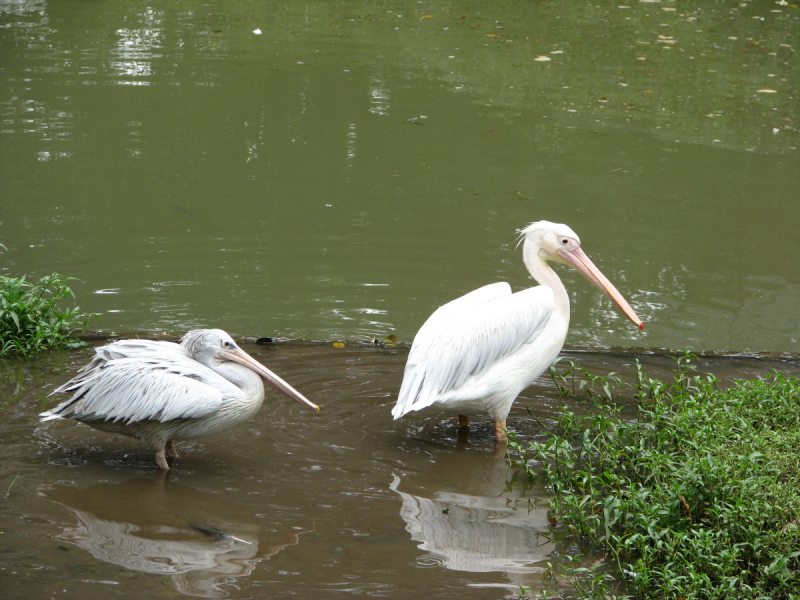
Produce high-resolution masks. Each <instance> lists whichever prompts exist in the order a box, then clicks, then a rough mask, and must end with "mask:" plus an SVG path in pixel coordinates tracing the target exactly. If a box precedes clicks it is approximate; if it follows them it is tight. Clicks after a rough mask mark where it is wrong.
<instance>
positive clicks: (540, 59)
mask: <svg viewBox="0 0 800 600" xmlns="http://www.w3.org/2000/svg"><path fill="white" fill-rule="evenodd" d="M533 60H536V61H539V62H545V61H548V60H553V59H552V58H550V57H549V56H537V57H536V58H534V59H533Z"/></svg>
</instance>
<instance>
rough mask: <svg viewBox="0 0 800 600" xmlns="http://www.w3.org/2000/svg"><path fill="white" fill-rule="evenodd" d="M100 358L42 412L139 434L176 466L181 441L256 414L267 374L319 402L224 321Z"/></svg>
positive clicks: (160, 459) (291, 392)
mask: <svg viewBox="0 0 800 600" xmlns="http://www.w3.org/2000/svg"><path fill="white" fill-rule="evenodd" d="M95 353H96V354H95V356H94V358H93V359H92V361H91V362H90V363H89V364H88V365H86V366H85V367H83V368H82V369H81V370H80V371H79V372H78V375H77V376H75V377H74V378H73V379H71V380H70V381H68V382H67V383H65V384H64V385H62V386H60V387H58V388H57V389H56V390H55V391H53V392H52V393H51V394H50V395H51V396H52V395H53V394H56V393H64V394H67V393H71V392H74V393H73V395H72V397H71V398H70V399H69V400H66V401H65V402H62V403H61V404H59V405H58V406H56V407H55V408H54V409H52V410H48V411H47V412H43V413H41V414H40V415H39V416H40V417H41V418H42V421H51V420H54V419H74V420H75V421H80V422H81V423H86V424H87V425H91V426H92V427H94V428H95V429H99V430H101V431H108V432H111V433H121V434H123V435H128V436H131V437H135V438H139V439H140V440H142V441H143V442H144V443H145V444H147V445H148V446H150V448H152V449H153V450H154V451H155V453H156V463H157V464H158V466H159V468H160V469H163V470H165V471H167V470H169V465H168V464H167V458H166V457H167V454H169V456H170V457H176V456H178V453H177V451H176V450H175V444H174V442H175V441H176V440H191V439H196V438H200V437H205V436H207V435H213V434H215V433H219V432H221V431H225V430H226V429H230V428H232V427H235V426H236V425H238V424H239V423H242V422H244V421H246V420H247V419H249V418H250V417H252V416H253V415H254V414H256V412H258V409H259V408H261V404H262V402H263V401H264V385H263V383H262V382H261V379H262V378H263V379H264V381H266V382H267V383H268V384H269V385H271V386H272V387H274V388H275V389H276V390H278V391H279V392H281V393H283V394H285V395H287V396H289V398H291V399H293V400H296V401H297V402H299V403H300V404H303V405H305V406H308V407H309V408H313V409H315V410H316V411H317V412H319V407H318V406H317V405H316V404H314V403H313V402H311V401H309V400H308V399H306V398H305V396H303V395H302V394H301V393H300V392H298V391H297V390H295V389H294V388H293V387H292V386H290V385H289V384H288V383H286V382H285V381H284V380H283V379H281V378H280V377H278V376H277V375H275V374H274V373H273V372H272V371H270V370H269V369H267V368H266V367H265V366H264V365H262V364H261V363H259V362H258V361H256V360H255V359H254V358H253V357H251V356H250V355H249V354H247V353H246V352H245V351H244V350H242V349H241V348H239V346H237V345H236V342H234V341H233V338H231V336H229V335H228V334H227V333H225V332H224V331H222V330H221V329H195V330H193V331H190V332H188V333H187V334H186V335H184V336H183V338H182V339H181V342H180V344H175V343H172V342H158V341H151V340H120V341H118V342H114V343H113V344H109V345H107V346H102V347H100V348H97V349H95Z"/></svg>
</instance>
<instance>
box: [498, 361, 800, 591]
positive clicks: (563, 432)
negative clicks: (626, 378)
mask: <svg viewBox="0 0 800 600" xmlns="http://www.w3.org/2000/svg"><path fill="white" fill-rule="evenodd" d="M692 358H694V357H692V356H691V355H686V356H684V357H682V358H681V359H679V360H678V370H677V374H676V376H675V378H674V381H673V382H671V383H664V382H661V381H657V380H653V379H648V378H646V377H644V375H643V373H642V371H641V367H639V368H638V369H637V382H636V384H635V386H634V390H635V399H636V402H635V407H636V415H635V416H626V415H625V413H624V412H623V411H624V410H625V405H622V404H619V403H617V402H616V401H615V398H614V395H613V394H614V392H615V391H619V390H621V389H622V386H623V384H622V383H621V381H620V380H619V379H616V378H614V377H613V374H612V376H610V377H594V376H592V375H590V374H588V373H586V372H585V371H584V370H583V369H580V368H579V367H577V366H576V365H575V364H574V363H571V366H572V369H571V370H569V371H567V372H566V373H562V374H558V373H557V371H556V370H555V369H551V374H552V375H553V376H554V380H555V381H556V384H557V385H558V386H559V388H560V389H561V391H562V393H564V394H565V395H566V394H570V393H573V394H578V393H582V394H583V396H584V397H586V398H589V399H591V400H592V401H593V402H594V404H595V405H596V408H597V409H598V410H597V411H596V412H594V413H593V414H590V415H585V416H580V415H577V414H576V413H575V412H573V411H571V410H570V409H569V408H567V407H565V408H564V409H563V411H562V413H561V416H560V418H559V423H558V433H557V434H556V433H549V434H548V435H547V440H546V441H544V442H530V443H527V444H522V443H521V442H520V441H519V439H518V438H515V437H513V436H512V437H511V439H510V446H509V460H510V461H511V462H512V464H514V465H517V466H518V467H520V468H522V469H524V470H525V471H526V472H527V474H528V475H529V476H530V477H536V476H537V473H539V472H541V471H543V472H544V476H545V477H546V478H547V482H548V484H549V485H550V486H551V488H552V491H553V499H552V502H551V508H552V511H553V515H554V517H555V518H556V519H557V522H558V523H559V525H561V526H562V527H563V529H564V530H565V531H566V532H568V533H569V535H571V536H574V537H576V538H578V539H580V541H582V542H584V543H586V544H588V545H590V546H594V549H595V550H601V551H603V550H604V551H605V552H606V559H605V565H600V566H596V567H594V568H592V569H586V568H575V569H571V568H570V567H569V566H567V567H566V568H565V569H566V571H567V575H568V576H570V578H571V580H572V581H573V583H574V584H575V585H576V587H577V589H578V590H579V593H580V595H581V596H582V597H589V598H609V597H620V596H614V594H620V595H621V596H622V597H635V598H665V599H666V598H673V599H686V600H692V599H714V600H716V599H720V600H721V599H733V598H736V599H737V600H738V599H749V598H752V599H756V598H772V599H775V600H780V599H787V600H788V599H798V598H800V576H798V575H799V573H798V568H800V461H798V456H800V381H799V380H798V379H797V378H794V377H786V376H784V375H782V374H778V373H776V374H775V375H774V376H772V377H771V378H770V379H768V380H764V381H762V380H756V381H739V382H737V383H735V384H734V385H733V386H732V387H730V388H728V389H721V388H720V387H719V386H718V385H717V383H718V382H717V380H716V379H715V378H714V377H713V376H711V375H707V376H702V377H701V376H698V375H695V374H693V373H692V370H691V360H692ZM579 373H583V374H584V375H585V376H586V379H583V380H581V383H579V384H578V387H577V388H576V387H575V377H576V375H577V374H579ZM570 377H571V379H572V387H570V385H569V378H570ZM513 455H515V457H514V456H513ZM532 459H533V460H532Z"/></svg>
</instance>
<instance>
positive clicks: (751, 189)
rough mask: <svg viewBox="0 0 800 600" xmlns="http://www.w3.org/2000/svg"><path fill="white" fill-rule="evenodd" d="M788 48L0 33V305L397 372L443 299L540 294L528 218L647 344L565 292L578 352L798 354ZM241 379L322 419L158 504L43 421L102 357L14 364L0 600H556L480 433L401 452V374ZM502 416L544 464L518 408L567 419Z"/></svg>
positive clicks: (558, 25) (643, 13) (799, 79)
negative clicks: (46, 409) (560, 228)
mask: <svg viewBox="0 0 800 600" xmlns="http://www.w3.org/2000/svg"><path fill="white" fill-rule="evenodd" d="M256 31H259V32H260V33H256ZM798 48H800V9H798V8H797V7H796V6H793V5H791V4H783V3H776V2H767V1H761V2H716V3H708V2H681V3H677V2H670V1H668V0H663V1H661V2H638V1H637V2H631V3H629V4H628V5H624V4H623V5H621V4H619V3H618V2H614V3H611V2H602V3H595V4H593V5H591V6H589V5H584V4H582V3H558V2H552V1H551V2H508V3H462V2H441V1H440V2H425V3H423V2H407V1H384V2H376V1H373V2H342V1H339V2H317V3H313V2H302V1H297V2H292V3H279V2H243V1H235V0H232V1H227V2H218V1H210V2H202V3H201V2H196V1H182V2H180V3H170V2H138V1H134V2H125V3H97V2H54V1H51V2H46V1H36V0H33V1H24V0H22V1H9V0H0V243H2V244H3V245H4V246H6V247H7V249H8V251H7V252H5V251H4V252H3V253H2V254H0V274H3V275H11V276H16V277H18V276H21V275H22V274H28V276H29V277H33V278H37V277H41V276H44V275H47V274H50V273H52V272H54V271H57V272H59V273H62V274H65V275H69V276H72V277H75V278H76V281H74V282H73V284H74V285H73V289H74V290H75V292H76V294H77V296H78V302H79V304H80V306H81V307H82V308H83V309H84V310H85V311H89V312H94V313H98V314H100V316H101V319H100V320H96V321H93V322H92V325H91V328H92V329H100V330H104V331H106V332H145V333H155V332H169V333H172V334H180V333H183V332H184V331H186V330H187V329H189V328H192V327H197V326H211V327H221V328H224V329H226V330H228V331H229V332H231V333H233V334H235V335H237V336H267V335H268V336H277V337H285V338H292V339H298V338H306V339H317V340H325V341H327V342H330V341H333V340H341V339H345V340H366V339H369V338H371V337H373V336H380V337H383V336H385V335H387V334H389V333H394V334H396V335H397V336H398V338H400V339H401V340H405V341H411V340H413V337H414V334H415V332H416V331H417V329H418V328H419V326H420V325H421V324H422V322H423V321H424V320H425V319H426V318H427V316H428V315H429V314H430V313H431V312H432V311H433V310H434V309H435V308H436V307H437V306H439V305H441V304H443V303H444V302H447V301H448V300H450V299H452V298H454V297H456V296H458V295H460V294H463V293H465V292H467V291H469V290H471V289H474V288H476V287H478V286H481V285H484V284H487V283H490V282H493V281H498V280H507V281H509V282H510V283H511V284H512V286H513V287H514V288H515V289H520V288H522V287H525V286H529V285H531V282H530V280H529V278H528V277H527V274H526V272H525V269H524V267H523V265H522V258H521V251H520V250H519V249H517V248H516V247H515V244H516V235H515V230H516V229H518V228H520V227H522V226H524V225H526V224H527V223H529V222H531V221H535V220H539V219H549V220H552V221H560V222H565V223H567V224H569V225H570V226H571V227H573V229H575V230H576V231H577V232H578V234H579V235H580V236H581V239H582V241H583V246H584V249H585V250H586V252H587V254H588V255H589V256H591V257H592V259H593V260H594V261H595V262H596V264H597V265H598V266H599V267H600V268H601V269H602V270H603V271H604V272H605V273H606V275H608V277H609V278H610V279H611V280H612V281H613V282H614V283H615V284H616V285H617V286H618V287H619V289H620V291H622V293H623V294H624V295H625V296H626V297H627V298H628V299H629V300H630V301H631V303H632V304H633V305H634V307H635V309H636V311H637V312H638V314H639V316H640V317H642V319H643V320H644V321H645V323H646V329H645V331H644V332H639V331H638V330H636V329H635V328H634V327H632V326H631V325H630V323H627V322H626V321H624V320H623V318H622V317H621V315H619V314H618V313H617V312H616V311H615V310H614V309H613V308H612V307H611V306H610V304H609V302H608V301H607V300H605V299H604V298H603V297H602V296H601V295H600V294H599V292H597V291H596V290H595V289H594V288H592V287H591V286H590V285H589V284H588V283H587V282H586V281H585V280H583V279H582V278H581V277H579V276H578V275H577V274H576V273H573V272H569V271H567V270H561V271H559V272H560V274H561V276H562V277H563V278H564V280H565V282H566V283H567V286H568V288H569V289H570V292H571V295H572V299H573V317H572V325H571V330H570V334H569V338H568V340H567V341H568V344H570V345H571V346H573V347H586V346H622V347H628V348H631V349H636V348H648V347H651V348H652V347H662V348H663V347H667V348H679V349H691V350H719V351H731V352H736V351H747V350H749V351H766V352H773V353H782V352H787V353H797V352H800V345H799V344H798V340H799V339H800V338H798V331H800V275H799V274H798V270H797V268H796V264H797V261H796V256H797V255H798V254H799V253H800V237H799V236H798V235H797V230H798V226H800V203H798V190H799V189H800V159H799V155H798V147H799V146H800V133H798V128H800V114H798V107H799V106H800V103H799V102H798V98H800V63H799V62H798V58H797V51H798ZM248 350H252V352H253V353H254V354H256V355H257V356H258V357H259V359H260V360H263V361H264V362H265V363H266V364H268V365H269V366H270V367H271V368H274V369H275V370H276V372H278V373H279V374H281V375H283V376H285V377H286V378H287V379H288V380H289V381H290V382H291V383H292V384H294V385H296V386H297V388H298V389H300V390H301V391H302V392H303V393H306V394H307V395H308V396H309V397H310V398H312V399H313V400H315V401H318V402H319V403H320V405H322V407H323V411H322V413H321V414H320V415H318V416H316V417H309V415H308V414H306V412H304V411H303V410H302V409H301V408H300V407H299V406H293V405H290V404H291V403H288V402H283V401H282V400H280V399H277V398H270V399H268V401H267V403H266V406H265V408H264V409H263V410H262V411H261V412H260V413H259V415H258V416H257V417H256V418H255V419H254V420H253V421H252V422H250V423H248V424H246V425H244V426H242V427H240V428H239V429H236V430H234V431H233V432H231V433H230V434H225V435H222V436H218V437H216V438H210V439H208V440H201V441H198V442H196V443H191V444H186V445H185V451H184V453H183V456H182V458H181V459H180V462H179V464H178V468H177V469H176V471H175V472H174V474H173V475H172V477H171V478H170V479H169V480H168V481H165V482H159V481H153V478H152V473H153V464H152V455H151V453H150V452H149V451H147V450H146V449H144V448H143V447H142V446H141V445H139V444H138V443H137V442H136V441H135V440H129V439H125V438H118V437H115V436H111V435H106V434H102V433H100V432H97V431H94V430H91V429H89V428H87V427H83V426H77V425H75V424H72V423H60V424H47V425H46V426H45V425H39V424H38V423H37V420H36V414H37V413H38V412H39V411H40V410H41V409H42V407H43V405H44V403H45V402H46V395H47V393H49V391H50V390H52V389H53V388H54V387H55V386H56V385H57V384H58V383H61V382H62V381H64V380H66V379H67V378H68V377H69V376H71V375H72V374H74V372H75V370H76V369H77V368H78V366H79V365H80V364H82V363H83V362H85V361H86V360H87V356H88V354H86V353H85V352H82V351H78V352H71V353H56V354H54V355H46V356H43V357H40V358H37V359H35V360H33V361H31V362H22V361H11V362H8V363H4V364H3V365H2V367H0V447H2V450H1V451H0V486H2V487H0V493H4V492H5V490H6V488H7V487H8V485H9V484H11V482H12V481H14V477H15V475H16V474H17V473H19V477H18V478H17V479H16V481H14V483H13V485H12V487H11V491H10V494H9V496H8V497H7V498H6V499H4V500H2V501H0V532H2V533H0V589H3V590H4V593H6V594H10V596H11V597H26V598H29V597H51V596H52V597H64V598H85V597H87V596H89V595H91V594H102V595H111V594H113V595H115V596H119V597H123V598H141V597H153V598H178V597H184V596H186V595H191V596H201V597H221V596H224V595H228V596H230V597H234V598H265V597H270V598H276V597H298V598H308V597H319V598H329V597H342V596H343V595H347V596H389V597H412V596H413V597H419V596H420V594H421V593H425V594H429V595H431V594H433V593H435V595H436V596H437V597H442V598H464V597H470V598H472V597H475V598H483V597H485V598H499V597H516V596H517V595H518V592H519V587H518V586H520V585H522V586H524V587H526V588H531V589H534V590H542V589H545V588H546V589H550V590H552V589H554V588H555V587H561V588H563V587H564V585H565V583H564V582H563V581H553V580H549V579H546V578H544V577H543V575H542V570H543V564H542V562H541V559H543V558H544V557H548V560H557V558H558V556H559V555H561V554H563V553H573V552H576V551H577V550H578V549H577V548H572V547H564V546H559V545H558V544H556V543H555V542H554V538H553V532H552V531H550V529H549V528H548V522H547V516H546V510H545V506H546V503H547V498H546V490H544V489H543V488H541V487H540V486H536V485H534V486H531V485H528V484H525V483H524V482H521V481H519V480H518V478H517V477H516V476H515V474H514V472H513V471H511V470H509V469H508V468H507V466H506V463H505V462H504V461H503V460H502V459H498V458H497V457H495V456H494V455H493V452H492V435H491V427H490V425H489V424H488V422H485V421H480V420H479V422H478V427H477V429H476V431H475V432H474V433H473V435H472V437H471V438H470V439H469V441H468V443H466V444H464V443H459V442H458V440H457V439H456V430H455V427H454V424H453V423H452V422H451V420H447V419H444V418H442V419H430V420H427V421H419V420H414V419H410V420H402V421H399V422H393V421H392V420H391V417H390V414H389V413H390V407H391V406H392V404H393V402H394V399H395V398H396V395H397V391H398V388H399V385H400V379H401V377H402V370H403V364H404V361H405V356H406V354H405V352H406V349H405V347H404V346H402V345H401V346H399V347H398V348H397V349H396V350H394V351H387V350H383V349H372V348H365V347H358V346H353V345H352V344H350V345H348V347H347V348H345V349H344V350H335V349H333V348H332V347H331V345H330V344H329V343H328V344H323V345H303V344H298V345H294V344H289V345H278V346H274V347H267V348H265V347H261V346H259V347H250V348H248ZM581 361H582V362H583V363H584V365H585V366H587V367H589V368H590V369H591V370H592V371H593V372H596V373H601V372H609V371H621V372H623V373H624V374H626V376H630V373H631V369H632V367H631V359H630V358H628V357H625V356H608V355H581ZM670 364H671V363H670V361H669V360H665V361H660V359H652V360H651V361H650V364H648V367H649V368H651V369H654V370H655V372H651V375H653V376H659V375H661V376H664V377H669V375H668V372H667V369H668V368H669V366H670ZM705 366H706V367H708V368H709V369H712V370H714V371H715V372H717V373H718V374H720V375H721V376H723V377H726V378H735V377H755V376H762V375H764V374H766V373H768V372H769V370H770V369H771V368H777V369H780V370H789V371H790V372H791V371H793V370H794V371H796V370H797V369H796V366H795V365H794V364H793V363H780V362H775V363H764V362H758V361H745V360H730V359H729V360H727V361H717V362H714V361H710V362H709V363H707V364H706V365H705ZM523 397H524V398H523V399H522V400H521V401H519V402H517V404H516V407H515V409H514V410H513V411H512V414H511V416H510V417H509V425H510V427H511V428H512V429H514V430H516V431H517V432H519V433H520V434H521V435H523V436H525V437H526V438H528V439H532V438H535V437H536V436H540V435H542V433H543V431H544V430H543V429H542V426H541V425H540V424H539V423H538V422H536V421H534V420H533V419H531V418H530V416H529V415H528V413H527V412H526V411H525V406H526V405H528V404H531V405H533V406H534V407H535V411H536V412H535V414H536V415H537V419H538V420H539V421H540V422H541V423H544V424H545V425H546V424H552V423H553V415H554V412H555V411H557V410H558V409H559V407H560V406H561V405H562V403H563V401H562V400H561V399H560V398H559V397H558V396H557V395H556V394H555V390H554V389H553V388H552V386H551V385H549V384H548V382H547V381H541V382H539V384H537V385H536V386H534V387H533V388H531V389H530V390H528V391H526V392H525V393H524V394H523ZM51 401H52V399H51ZM445 509H446V511H447V512H444V511H445ZM220 532H222V533H220ZM223 534H224V535H223ZM595 559H598V557H591V558H589V559H587V560H595Z"/></svg>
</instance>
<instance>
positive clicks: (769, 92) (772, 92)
mask: <svg viewBox="0 0 800 600" xmlns="http://www.w3.org/2000/svg"><path fill="white" fill-rule="evenodd" d="M756 92H758V93H759V94H777V93H778V92H777V90H756Z"/></svg>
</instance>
